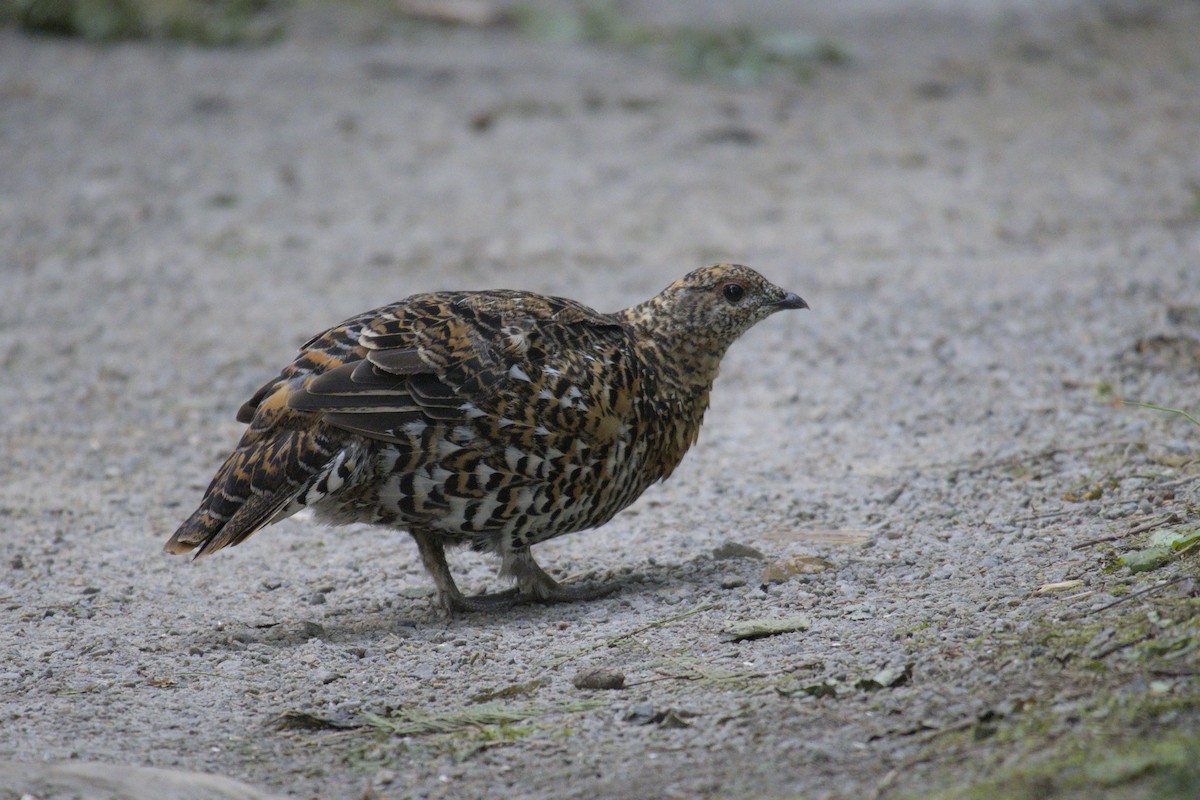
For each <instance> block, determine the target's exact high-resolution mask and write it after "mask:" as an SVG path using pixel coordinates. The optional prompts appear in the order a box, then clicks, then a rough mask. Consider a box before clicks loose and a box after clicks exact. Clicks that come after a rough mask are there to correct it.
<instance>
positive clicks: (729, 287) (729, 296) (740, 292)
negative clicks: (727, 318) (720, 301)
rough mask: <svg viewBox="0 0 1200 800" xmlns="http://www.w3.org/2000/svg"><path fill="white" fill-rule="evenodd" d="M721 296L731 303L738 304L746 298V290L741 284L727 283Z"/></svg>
mask: <svg viewBox="0 0 1200 800" xmlns="http://www.w3.org/2000/svg"><path fill="white" fill-rule="evenodd" d="M721 294H722V295H724V296H725V299H726V300H728V301H729V302H731V303H736V302H738V301H739V300H741V299H742V298H743V297H745V296H746V289H745V287H744V286H742V285H741V284H740V283H727V284H725V286H724V288H722V289H721Z"/></svg>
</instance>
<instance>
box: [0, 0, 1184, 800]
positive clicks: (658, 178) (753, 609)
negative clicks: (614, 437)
mask: <svg viewBox="0 0 1200 800" xmlns="http://www.w3.org/2000/svg"><path fill="white" fill-rule="evenodd" d="M713 5H714V10H713V11H712V15H713V23H714V24H727V23H728V22H729V21H730V19H731V16H730V15H732V14H734V13H735V11H731V10H729V7H726V6H722V4H713ZM793 5H794V4H784V3H780V4H778V6H779V7H778V8H775V7H773V6H772V5H771V4H768V5H766V6H764V7H762V8H760V9H759V10H758V11H757V12H756V14H757V16H756V17H754V20H755V21H757V22H759V23H760V24H763V25H767V24H787V25H791V26H795V27H798V28H800V29H802V30H807V31H810V32H813V33H817V34H821V35H827V36H830V37H832V38H834V39H835V40H837V41H839V42H842V43H844V44H845V45H846V46H847V47H848V48H849V49H850V51H851V52H852V53H853V54H854V60H853V61H852V62H851V63H850V64H849V65H846V66H842V67H827V68H822V69H821V70H820V71H819V74H818V76H817V78H816V79H815V80H813V81H811V82H804V83H796V82H791V81H777V82H774V83H772V84H770V85H767V86H763V87H758V88H746V89H733V88H725V87H722V86H720V85H717V84H714V83H712V82H705V81H689V80H685V79H683V78H681V77H679V76H678V75H676V74H675V73H674V72H673V71H672V70H671V69H670V68H669V66H668V65H667V64H666V63H665V61H664V59H662V58H660V57H657V56H655V55H654V54H652V53H629V52H623V51H620V50H615V49H611V48H604V47H581V46H571V45H565V44H555V43H553V42H544V41H539V40H536V39H531V38H528V37H523V36H519V35H516V34H514V33H512V32H503V31H470V30H449V31H440V32H439V31H425V32H424V33H421V34H420V35H414V34H413V33H412V32H411V31H410V32H409V33H407V34H403V35H401V34H389V33H387V32H386V31H385V32H376V33H374V34H372V35H370V36H367V35H359V34H361V31H360V32H358V33H357V34H355V35H350V34H348V33H346V32H344V31H343V32H341V33H339V34H337V35H333V36H328V35H318V34H320V33H322V30H323V29H322V26H321V22H320V19H319V18H316V19H309V20H308V22H307V24H304V25H299V26H298V27H297V28H296V29H295V31H294V32H293V33H292V34H291V35H289V36H288V37H287V38H285V40H284V41H283V42H281V43H278V44H276V45H272V46H269V47H263V48H238V49H219V50H204V49H196V48H190V47H179V46H168V45H161V44H153V43H129V44H121V45H117V46H106V47H98V46H93V45H88V44H85V43H80V42H73V41H63V40H49V39H36V38H28V37H26V36H22V35H20V34H17V33H15V32H12V31H0V296H2V298H3V300H2V301H0V330H2V332H3V334H4V335H3V336H2V337H0V365H2V367H3V371H2V374H3V376H4V378H3V379H2V380H0V407H3V408H4V409H5V414H4V416H3V418H2V419H0V451H2V454H3V459H2V460H0V477H2V480H0V524H2V531H3V533H2V534H0V732H2V736H0V760H4V759H7V760H11V761H20V762H43V761H47V762H62V761H76V760H78V761H87V762H105V763H109V764H118V765H130V766H139V767H161V768H171V769H180V770H189V771H198V772H206V773H212V774H216V775H220V776H225V777H229V778H233V779H237V780H240V781H245V782H247V783H249V784H251V785H254V786H256V787H258V788H259V789H261V790H263V791H267V792H274V793H278V794H284V795H292V796H297V797H313V798H316V797H320V798H329V797H429V798H433V797H480V796H485V795H492V796H494V795H496V794H499V793H503V794H505V795H506V796H511V797H535V798H551V797H553V798H597V797H689V798H690V797H763V798H771V797H779V798H784V797H806V798H824V797H836V798H863V797H878V796H885V797H904V796H922V797H923V796H928V795H927V793H928V792H933V791H947V792H954V794H953V795H952V796H961V795H960V794H959V793H958V790H956V789H954V787H962V786H965V785H975V786H976V787H977V788H978V790H979V791H981V792H986V791H992V790H995V788H996V785H995V784H994V783H993V784H989V783H987V781H993V782H999V785H1000V786H1001V787H1006V788H1007V789H1008V790H1011V791H1012V792H1014V793H1015V792H1016V791H1018V790H1021V789H1023V788H1027V787H1030V786H1034V787H1040V788H1039V789H1038V790H1037V791H1039V792H1042V794H1040V795H1039V796H1075V795H1073V794H1072V792H1080V793H1086V792H1087V791H1089V788H1088V787H1092V788H1094V787H1096V786H1103V787H1105V788H1106V791H1108V792H1110V793H1111V796H1129V797H1134V796H1152V795H1153V796H1170V795H1163V794H1161V793H1159V794H1155V793H1156V792H1161V791H1165V789H1162V787H1164V786H1168V785H1169V784H1170V785H1175V786H1177V787H1180V786H1181V787H1184V788H1183V789H1182V791H1183V792H1184V794H1180V795H1178V796H1180V797H1185V796H1193V795H1192V794H1191V789H1192V788H1194V787H1195V785H1197V784H1196V783H1195V782H1196V781H1197V780H1200V773H1197V771H1196V770H1197V767H1196V766H1195V765H1196V763H1200V762H1198V761H1197V758H1196V756H1197V755H1198V754H1200V741H1198V739H1197V738H1196V734H1195V731H1196V725H1197V721H1198V720H1200V713H1198V709H1200V687H1198V686H1197V679H1196V677H1195V676H1196V674H1197V669H1200V623H1198V621H1197V619H1198V618H1197V616H1196V609H1197V605H1196V600H1195V597H1194V595H1195V594H1196V591H1197V590H1196V584H1195V582H1194V581H1193V578H1192V577H1191V576H1192V575H1194V573H1195V565H1196V560H1195V559H1196V556H1195V555H1189V554H1186V553H1185V554H1184V555H1183V556H1178V555H1175V556H1173V557H1171V558H1169V559H1168V560H1167V562H1166V563H1165V564H1163V565H1162V566H1159V567H1157V568H1156V569H1152V570H1148V571H1146V572H1141V573H1136V574H1135V573H1132V572H1131V571H1130V569H1129V568H1128V567H1126V566H1125V565H1123V564H1121V563H1119V562H1118V561H1117V558H1118V556H1120V555H1121V554H1124V553H1129V552H1131V551H1136V550H1138V549H1140V548H1143V547H1145V546H1146V544H1147V537H1148V536H1151V535H1152V534H1153V533H1154V532H1155V531H1160V532H1161V531H1163V530H1168V531H1170V530H1174V531H1176V532H1177V539H1176V540H1177V541H1179V542H1181V543H1182V542H1184V541H1185V540H1186V537H1187V535H1188V531H1190V530H1191V529H1192V527H1194V526H1196V525H1197V520H1198V519H1200V514H1198V512H1197V511H1196V507H1197V503H1200V473H1198V472H1197V469H1198V467H1197V466H1196V463H1195V460H1196V458H1197V456H1200V429H1197V428H1196V427H1193V426H1191V425H1189V424H1188V423H1187V422H1186V421H1185V420H1183V419H1181V418H1179V417H1177V416H1172V415H1168V414H1163V413H1159V412H1155V411H1151V410H1147V409H1139V408H1134V407H1130V406H1120V405H1117V404H1115V403H1114V399H1115V398H1126V399H1134V400H1142V401H1148V402H1153V403H1157V404H1162V405H1166V406H1173V407H1181V408H1185V409H1190V410H1192V411H1193V412H1194V411H1196V409H1197V408H1198V406H1197V398H1198V397H1200V393H1198V392H1197V387H1198V385H1200V148H1198V147H1197V143H1198V142H1200V91H1197V86H1200V56H1198V55H1197V51H1196V47H1195V43H1196V42H1197V41H1200V6H1198V5H1197V4H1196V3H1194V2H1178V3H1166V2H1164V3H1147V4H1144V5H1142V4H1128V3H1125V4H1114V5H1112V6H1108V7H1106V9H1107V10H1105V11H1100V10H1097V9H1095V8H1093V7H1092V4H1088V3H1068V2H1064V3H1058V4H1055V5H1054V8H1053V9H1052V10H1045V6H1044V5H1042V6H1039V7H1040V8H1041V9H1042V10H1040V11H1037V12H1034V11H1032V10H1031V9H1032V8H1033V4H1025V3H1018V2H1013V3H1012V4H1011V5H1008V4H1005V5H1004V6H1003V7H1002V8H1000V9H997V8H996V5H995V4H978V5H979V7H978V8H976V6H975V5H969V6H966V7H965V8H966V10H961V9H962V8H963V7H959V8H960V10H958V11H955V12H953V13H947V12H945V11H944V10H941V9H940V8H939V6H941V5H942V4H939V3H933V2H930V3H927V4H921V5H915V6H914V5H907V6H905V7H904V10H891V6H890V5H889V4H875V3H865V2H864V3H856V4H853V5H851V6H848V7H847V10H845V11H844V13H842V14H840V15H838V16H836V17H835V16H833V15H832V14H831V13H830V12H816V11H805V10H804V9H801V10H794V9H792V6H793ZM814 5H817V4H814ZM671 7H672V6H670V5H669V4H663V6H661V7H660V6H657V5H655V4H647V6H646V7H645V8H641V10H640V12H639V13H640V14H641V17H639V18H640V19H644V20H652V21H656V22H658V23H660V24H667V23H673V22H675V21H673V20H671V19H670V16H669V14H670V8H671ZM722 9H723V10H722ZM1005 9H1007V10H1005ZM735 10H736V9H735ZM721 15H725V16H724V17H722V16H721ZM716 260H737V261H740V262H744V263H747V264H751V265H753V266H755V267H757V268H758V269H760V270H761V271H762V272H763V273H764V274H766V275H767V276H768V277H769V278H771V279H772V280H774V281H775V282H777V283H779V284H780V285H782V286H785V287H787V288H789V289H792V290H794V291H797V292H799V293H800V294H801V295H803V296H804V297H805V299H807V300H808V301H809V303H810V304H811V306H812V311H811V312H805V313H804V314H794V315H788V316H786V317H784V316H780V317H777V318H774V319H772V320H769V321H768V322H766V323H764V324H762V325H760V326H759V327H758V328H757V329H755V330H754V331H752V332H751V334H750V335H748V336H747V337H746V338H745V339H744V340H743V341H742V342H740V343H738V344H737V345H736V346H735V347H734V349H733V350H732V352H731V353H730V355H729V357H728V359H727V361H726V367H725V370H724V373H723V375H722V377H721V379H720V380H719V381H718V384H717V388H716V391H715V396H714V402H713V408H712V410H711V411H710V413H709V418H708V421H707V424H706V427H705V429H704V431H703V433H702V435H701V439H700V443H699V445H698V446H697V448H696V449H695V450H694V452H693V453H692V454H691V455H690V456H689V458H688V459H687V460H686V461H685V462H684V465H683V466H682V467H681V468H680V470H679V471H678V472H677V473H676V475H675V476H674V477H673V478H672V479H671V480H670V482H668V483H667V484H664V485H663V486H661V487H658V488H655V489H652V490H651V491H650V492H649V493H647V495H646V496H645V497H644V498H643V499H642V500H641V501H640V502H639V503H638V504H636V505H635V506H634V507H633V508H632V509H631V510H629V511H628V512H626V513H624V514H622V515H621V516H619V517H618V518H617V519H616V520H615V521H614V522H612V523H611V524H609V525H608V526H606V527H604V528H602V529H600V530H598V531H594V532H589V533H586V534H580V535H576V536H572V537H566V538H564V539H560V540H558V541H554V542H550V543H547V544H545V545H542V546H540V547H539V552H540V555H539V559H540V560H541V562H542V563H543V564H545V565H547V567H548V568H550V569H551V570H552V571H553V572H554V573H555V574H558V575H559V576H563V575H581V576H589V575H590V576H592V577H594V578H613V579H617V580H619V581H620V582H621V583H622V585H623V589H622V591H621V592H620V593H619V594H618V595H616V596H614V597H612V598H610V599H606V600H602V601H598V602H594V603H587V604H581V605H576V606H571V607H552V608H521V609H517V610H515V611H512V612H510V613H506V614H497V615H480V616H467V617H462V618H457V619H453V620H446V619H444V618H442V617H440V616H439V615H438V614H437V613H436V612H435V611H434V609H433V605H432V603H431V601H430V599H429V596H428V595H429V592H430V589H431V583H430V581H429V579H428V577H427V576H426V575H425V574H424V573H423V571H422V569H421V568H420V565H419V563H418V561H417V559H416V552H415V547H413V545H412V543H411V542H410V541H408V540H407V537H405V536H403V535H400V534H393V533H388V532H385V531H379V530H373V529H369V528H366V527H350V528H345V529H337V530H333V529H324V528H320V527H319V526H317V525H315V524H314V523H313V522H311V521H309V520H305V519H292V520H289V521H287V522H284V523H282V524H280V525H278V526H276V527H275V528H273V529H271V530H269V531H267V532H264V533H262V534H260V535H259V536H256V537H255V538H254V539H252V540H251V541H249V542H248V543H246V544H245V545H243V546H241V547H239V548H237V549H236V550H233V551H226V552H222V553H220V554H218V555H217V556H216V557H214V558H211V559H208V560H206V561H204V562H202V563H199V564H196V565H189V564H188V563H187V562H185V561H182V560H179V559H172V558H168V557H166V556H164V555H163V554H162V553H161V552H160V546H161V543H162V541H164V540H165V538H166V537H167V536H168V535H169V534H170V532H171V531H172V530H173V529H174V527H175V525H177V524H178V522H179V521H180V520H181V519H182V518H183V516H185V515H186V513H187V512H188V511H190V510H191V508H192V507H193V506H194V504H195V502H196V501H197V500H198V498H199V495H200V493H201V491H202V490H203V488H204V485H205V484H206V482H207V481H208V479H209V477H210V476H211V474H212V471H213V470H214V468H215V466H216V465H217V463H218V462H219V460H220V458H221V457H222V456H223V455H224V453H225V452H226V451H227V449H228V448H229V447H230V445H231V444H232V442H233V441H234V440H235V439H236V437H237V435H238V433H239V428H240V426H238V425H237V424H236V423H235V422H234V420H233V415H234V412H235V411H236V409H237V407H238V405H239V404H240V403H241V402H242V401H243V400H244V399H245V398H246V397H248V396H249V394H250V393H251V392H252V391H253V389H254V388H256V387H257V386H258V385H259V384H260V383H261V381H262V380H263V379H264V378H265V377H266V376H268V375H270V374H273V373H274V371H275V370H276V369H277V368H278V367H279V366H280V365H282V364H283V363H284V362H285V360H286V359H288V358H289V357H290V354H291V352H292V351H293V350H294V348H295V347H296V346H297V345H298V344H299V343H300V342H301V341H303V340H304V338H306V337H307V335H309V334H311V333H313V332H315V331H317V330H320V329H321V328H322V327H324V326H326V325H328V324H331V323H333V322H335V321H337V320H339V319H342V318H343V317H345V316H348V315H349V314H351V313H353V312H357V311H360V310H363V309H366V308H370V307H373V306H376V305H380V304H382V303H384V302H388V301H391V300H394V299H398V298H400V297H403V296H405V295H406V294H409V293H411V292H414V291H420V290H425V289H433V288H476V287H478V288H483V287H496V286H505V287H514V288H528V289H535V290H540V291H545V292H549V293H555V294H566V295H569V296H572V297H575V298H577V299H580V300H582V301H584V302H587V303H589V304H591V305H594V306H596V307H598V308H602V309H613V308H618V307H622V306H624V305H627V304H630V303H632V302H636V301H638V300H641V299H643V298H645V297H647V296H649V295H650V294H652V293H654V292H656V291H658V290H659V289H660V288H661V287H662V286H664V285H666V284H667V283H668V282H670V281H671V280H673V279H674V278H675V277H677V276H678V275H681V274H682V273H684V272H685V271H687V270H690V269H692V268H694V267H696V266H699V265H702V264H704V263H707V262H711V261H716ZM730 545H740V546H744V547H742V548H739V547H732V546H730ZM1168 546H1169V543H1168ZM746 548H752V550H749V551H747V550H746ZM738 552H740V553H741V555H737V554H736V553H738ZM731 553H732V554H733V555H732V557H730V556H731ZM1164 555H1167V553H1164ZM455 565H456V569H457V570H458V571H459V574H460V575H461V576H462V579H461V581H460V585H463V586H464V588H465V589H470V590H481V589H483V588H485V587H490V586H495V585H497V584H496V582H495V578H494V574H493V573H494V568H495V565H494V564H493V563H492V562H491V561H490V560H488V559H487V558H484V557H477V556H474V555H471V554H461V555H459V556H458V557H457V559H456V560H455ZM773 576H777V577H778V582H774V581H773ZM1139 593H1140V594H1139ZM798 615H802V616H804V617H806V619H807V623H808V625H807V629H806V630H798V631H793V632H789V633H782V634H778V635H775V636H770V637H765V638H758V639H754V640H747V641H730V640H729V639H730V636H728V635H726V634H725V631H726V629H727V628H728V627H729V626H730V625H732V624H734V623H737V622H744V621H749V620H756V619H773V620H778V619H782V618H790V617H795V616H798ZM592 667H605V668H609V669H614V670H619V671H620V672H622V673H623V674H624V676H625V682H626V688H624V689H622V690H619V691H589V690H581V689H577V688H576V687H575V686H574V685H573V682H572V679H573V678H574V677H575V676H576V674H577V673H578V672H579V671H580V670H584V669H587V668H592ZM287 712H296V713H292V714H291V716H290V717H286V718H285V721H284V722H282V723H280V722H279V719H280V716H281V715H284V714H286V713H287ZM305 715H307V716H305ZM372 721H373V722H372ZM306 724H307V725H310V726H318V727H319V726H322V725H324V726H325V727H324V728H321V729H316V730H314V729H309V728H305V725H306ZM341 725H345V726H350V727H349V728H347V729H341V728H334V727H333V726H341ZM364 725H366V726H367V727H366V728H364V727H362V726H364ZM0 763H2V762H0ZM1131 765H1132V766H1131ZM30 770H31V767H29V766H28V764H26V765H24V766H21V767H19V768H17V767H10V768H9V769H8V770H7V771H6V772H5V773H3V774H4V775H7V778H6V779H4V778H3V776H2V775H0V798H9V797H13V798H16V797H20V796H21V793H22V791H32V790H30V789H29V787H30V786H34V785H35V784H34V783H32V781H35V780H36V777H31V776H30V775H31V773H30ZM1172 781H1174V784H1171V782H1172ZM22 787H24V788H22ZM979 787H982V788H979ZM989 787H990V788H989ZM38 791H41V792H42V793H43V794H45V796H53V792H50V791H49V790H45V789H40V790H38ZM1030 791H1033V790H1030ZM43 794H38V795H37V796H39V797H42V796H43ZM211 796H217V795H211ZM229 796H232V795H229ZM247 796H248V795H247ZM1081 796H1082V795H1081Z"/></svg>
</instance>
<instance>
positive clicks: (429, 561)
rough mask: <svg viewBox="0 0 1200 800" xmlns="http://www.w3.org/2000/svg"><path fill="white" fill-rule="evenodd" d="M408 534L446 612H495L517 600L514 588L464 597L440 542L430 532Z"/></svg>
mask: <svg viewBox="0 0 1200 800" xmlns="http://www.w3.org/2000/svg"><path fill="white" fill-rule="evenodd" d="M411 533H412V537H413V538H414V539H416V540H417V549H419V550H420V551H421V562H422V563H423V564H424V565H425V569H427V570H429V574H430V575H432V576H433V582H434V583H436V584H437V588H438V601H439V602H440V603H441V605H442V608H444V609H446V611H448V612H450V613H451V614H453V613H454V612H456V611H498V610H501V609H505V608H508V607H510V606H512V605H513V604H514V603H515V602H516V601H517V590H516V589H509V590H508V591H504V592H496V593H495V594H477V595H473V596H471V597H466V596H465V595H463V593H462V592H461V591H459V589H458V585H457V584H455V583H454V576H453V575H451V574H450V565H449V564H447V563H446V550H445V548H444V547H443V546H442V543H441V541H440V540H439V539H438V538H437V537H436V536H434V535H432V534H428V533H420V532H417V531H411ZM547 577H549V576H547Z"/></svg>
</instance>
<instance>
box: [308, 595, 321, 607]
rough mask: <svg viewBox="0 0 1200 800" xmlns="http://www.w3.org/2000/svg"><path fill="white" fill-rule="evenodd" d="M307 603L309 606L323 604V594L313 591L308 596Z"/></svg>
mask: <svg viewBox="0 0 1200 800" xmlns="http://www.w3.org/2000/svg"><path fill="white" fill-rule="evenodd" d="M308 604H309V605H310V606H323V605H325V595H324V594H322V593H321V592H313V593H312V594H311V595H310V596H309V598H308Z"/></svg>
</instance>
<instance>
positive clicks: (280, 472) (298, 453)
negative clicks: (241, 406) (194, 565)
mask: <svg viewBox="0 0 1200 800" xmlns="http://www.w3.org/2000/svg"><path fill="white" fill-rule="evenodd" d="M247 438H251V437H250V435H248V436H247ZM338 449H339V448H338V447H337V446H336V445H335V443H333V442H331V441H330V440H329V438H328V437H327V436H326V435H323V434H322V433H320V432H318V431H312V430H287V431H279V432H278V433H277V434H276V435H273V436H271V437H270V438H266V439H257V440H253V439H252V440H251V441H249V442H247V441H246V439H243V440H242V444H241V445H240V446H239V447H238V449H237V450H235V451H234V453H233V454H232V455H231V456H229V458H228V459H226V461H225V463H224V464H223V465H222V466H221V469H220V470H218V471H217V474H216V477H214V478H213V481H212V484H211V485H210V486H209V487H208V491H207V492H205V494H204V499H203V500H202V501H201V502H200V507H199V508H197V509H196V510H195V511H194V512H193V513H192V515H191V516H190V517H188V519H187V520H186V521H185V522H184V523H183V524H182V525H180V526H179V529H178V530H177V531H175V533H174V534H173V535H172V536H171V538H170V539H169V540H168V541H167V543H166V545H164V547H163V549H164V550H166V551H167V552H168V553H176V554H180V553H188V552H191V551H192V550H194V549H196V548H199V550H198V551H197V552H196V558H199V557H200V556H205V555H208V554H209V553H214V552H216V551H217V550H220V549H221V548H222V547H228V546H231V545H236V544H239V543H241V542H242V541H244V540H245V539H246V538H248V537H249V536H250V535H251V534H253V533H254V532H255V531H257V530H259V529H260V528H262V527H264V526H266V525H268V524H270V523H271V522H274V521H275V520H276V519H277V518H278V517H279V515H280V514H281V512H283V511H285V509H286V507H287V506H288V504H289V503H291V502H292V501H293V500H297V499H298V498H299V497H300V496H301V495H303V494H305V493H306V492H307V491H308V489H309V487H311V486H313V485H314V483H316V482H318V481H319V480H320V479H321V478H322V477H323V473H325V472H328V471H329V468H330V467H331V466H333V465H334V462H335V461H336V462H337V466H339V467H342V466H343V464H342V461H343V460H342V459H337V458H336V456H337V451H338ZM310 502H311V499H310ZM300 507H301V506H300V504H297V505H296V507H295V508H294V509H293V511H296V510H299V508H300Z"/></svg>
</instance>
